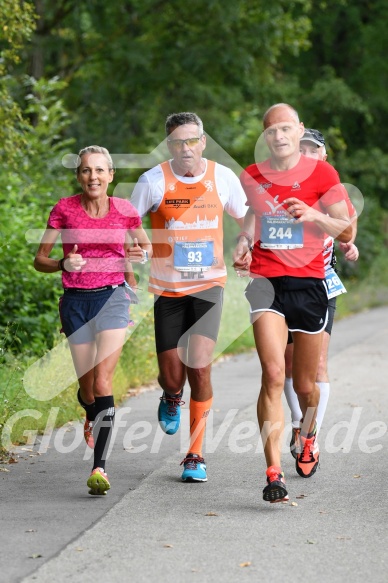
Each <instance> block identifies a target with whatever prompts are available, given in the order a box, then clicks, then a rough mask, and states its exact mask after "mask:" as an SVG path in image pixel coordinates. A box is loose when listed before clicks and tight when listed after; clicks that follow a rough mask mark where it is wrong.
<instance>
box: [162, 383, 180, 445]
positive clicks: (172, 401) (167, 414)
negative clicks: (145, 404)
mask: <svg viewBox="0 0 388 583" xmlns="http://www.w3.org/2000/svg"><path fill="white" fill-rule="evenodd" d="M182 395H183V390H182V391H181V392H180V393H178V394H177V395H173V396H171V395H169V394H168V393H166V392H165V391H163V397H160V403H159V408H158V419H159V425H160V427H161V428H162V429H163V431H164V433H167V434H168V435H174V433H176V432H177V431H178V429H179V425H180V423H181V405H184V404H185V402H184V401H182V400H181V399H182Z"/></svg>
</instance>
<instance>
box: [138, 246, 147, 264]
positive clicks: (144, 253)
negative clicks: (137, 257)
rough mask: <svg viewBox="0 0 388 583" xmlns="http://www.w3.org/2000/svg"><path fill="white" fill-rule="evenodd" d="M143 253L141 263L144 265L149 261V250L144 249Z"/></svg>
mask: <svg viewBox="0 0 388 583" xmlns="http://www.w3.org/2000/svg"><path fill="white" fill-rule="evenodd" d="M142 253H143V259H142V260H141V261H140V263H141V264H142V265H144V263H147V261H148V252H147V251H145V250H144V249H142Z"/></svg>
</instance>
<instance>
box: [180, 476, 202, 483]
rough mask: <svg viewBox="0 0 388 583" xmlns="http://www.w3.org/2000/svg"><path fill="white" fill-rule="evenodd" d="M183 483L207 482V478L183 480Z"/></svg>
mask: <svg viewBox="0 0 388 583" xmlns="http://www.w3.org/2000/svg"><path fill="white" fill-rule="evenodd" d="M182 482H207V478H191V477H190V478H182Z"/></svg>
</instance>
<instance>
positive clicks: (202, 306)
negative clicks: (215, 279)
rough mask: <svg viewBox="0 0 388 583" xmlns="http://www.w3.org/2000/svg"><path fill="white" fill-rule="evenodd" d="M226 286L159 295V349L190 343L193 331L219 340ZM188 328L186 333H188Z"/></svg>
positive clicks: (158, 350) (156, 300) (157, 343)
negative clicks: (184, 293) (184, 294)
mask: <svg viewBox="0 0 388 583" xmlns="http://www.w3.org/2000/svg"><path fill="white" fill-rule="evenodd" d="M223 293H224V289H223V288H222V287H220V286H215V287H212V288H210V289H208V290H205V291H203V292H199V293H197V294H192V295H187V296H182V297H180V296H177V297H175V298H170V297H165V296H156V299H155V306H154V317H155V342H156V352H157V353H158V354H159V353H160V352H164V351H165V350H171V349H173V348H177V346H179V347H187V344H188V339H189V337H190V335H191V334H200V335H201V336H206V337H207V338H211V339H212V340H214V342H216V341H217V336H218V331H219V328H220V322H221V313H222V300H223ZM186 332H187V334H186Z"/></svg>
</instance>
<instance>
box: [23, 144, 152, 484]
mask: <svg viewBox="0 0 388 583" xmlns="http://www.w3.org/2000/svg"><path fill="white" fill-rule="evenodd" d="M113 176H114V169H113V163H112V159H111V156H110V154H109V152H108V150H106V149H105V148H102V147H101V146H89V147H87V148H84V149H83V150H81V151H80V152H79V154H78V167H77V180H78V182H79V183H80V185H81V188H82V193H81V194H76V195H74V196H70V197H67V198H61V199H60V200H59V201H58V203H57V204H56V205H55V206H54V207H53V209H52V210H51V212H50V216H49V219H48V222H47V229H46V231H45V234H44V236H43V239H42V241H41V243H40V245H39V249H38V251H37V254H36V257H35V261H34V267H35V269H36V270H37V271H42V272H44V273H53V272H55V271H61V272H62V284H63V288H64V293H63V296H62V297H61V299H60V306H59V310H60V316H61V323H62V331H63V332H64V333H65V334H66V337H67V339H68V341H69V346H70V350H71V354H72V358H73V363H74V367H75V370H76V372H77V376H78V379H79V390H78V394H77V396H78V400H79V403H80V404H81V406H82V407H83V408H84V409H85V411H86V421H85V427H84V434H85V440H86V442H87V444H88V445H89V447H92V448H94V464H93V468H92V473H91V475H90V477H89V479H88V481H87V485H88V487H89V488H90V490H89V493H90V494H105V493H106V491H107V490H109V488H110V483H109V480H108V476H107V474H106V472H105V459H106V457H107V450H108V446H109V440H110V437H111V433H112V427H113V420H114V413H115V408H114V399H113V391H112V380H113V375H114V371H115V367H116V365H117V362H118V359H119V357H120V354H121V349H122V346H123V343H124V339H125V331H126V328H127V326H128V324H129V305H130V294H131V293H133V292H132V288H133V287H135V286H136V281H135V278H134V274H133V270H132V267H131V263H132V262H134V263H145V261H147V259H148V255H151V244H150V241H149V239H148V237H147V235H146V233H145V231H144V230H143V228H142V226H141V219H140V217H139V215H138V213H137V211H136V209H135V208H134V207H133V206H132V205H131V203H130V202H129V201H127V200H123V199H119V198H116V197H108V194H107V191H108V186H109V184H110V183H111V182H112V180H113ZM60 235H61V238H62V247H63V258H62V259H60V260H59V261H58V260H56V259H51V258H50V253H51V251H52V249H53V247H54V245H55V243H56V241H57V239H58V237H59V236H60ZM131 239H132V241H133V245H130V240H131Z"/></svg>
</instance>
